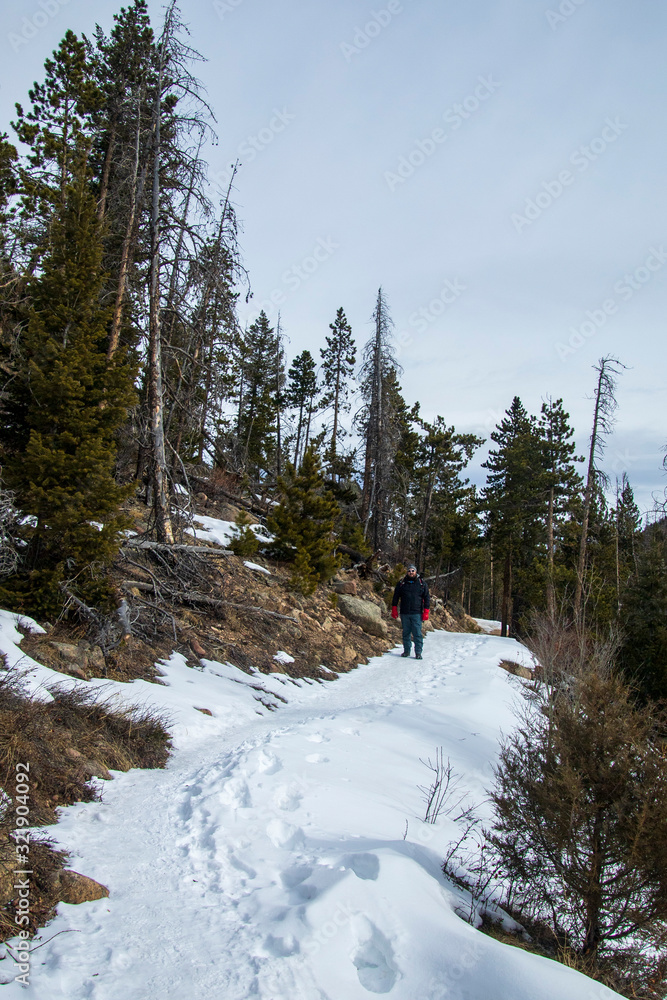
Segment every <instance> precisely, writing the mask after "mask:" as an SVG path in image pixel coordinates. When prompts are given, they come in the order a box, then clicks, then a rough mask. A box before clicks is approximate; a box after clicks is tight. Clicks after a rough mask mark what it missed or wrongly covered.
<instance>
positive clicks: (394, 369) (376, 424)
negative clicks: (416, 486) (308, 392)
mask: <svg viewBox="0 0 667 1000" xmlns="http://www.w3.org/2000/svg"><path fill="white" fill-rule="evenodd" d="M373 324H374V328H375V329H374V332H373V335H372V337H371V338H370V339H369V341H368V342H367V343H366V345H365V347H364V349H363V355H362V365H361V370H360V378H361V395H362V399H363V401H364V405H363V407H362V409H361V410H360V411H359V413H358V414H357V417H356V420H357V424H358V425H359V427H360V430H361V431H362V433H363V437H364V446H365V454H364V473H363V494H362V518H363V521H364V533H365V535H366V537H367V538H368V539H369V540H370V541H371V544H372V545H373V548H374V549H376V550H377V549H381V548H383V547H384V546H385V545H386V542H387V538H388V513H389V512H388V504H387V499H388V490H389V481H390V475H391V469H392V465H393V461H394V457H395V454H396V448H397V446H398V435H397V433H396V429H397V428H396V422H395V421H394V420H393V417H394V411H393V407H392V392H391V390H390V382H393V383H397V374H398V372H399V370H400V369H399V365H398V362H397V361H396V358H395V356H394V351H393V348H392V345H391V330H392V327H393V322H392V319H391V316H390V315H389V309H388V306H387V300H386V298H385V294H384V292H383V290H382V288H380V289H378V295H377V300H376V303H375V310H374V312H373Z"/></svg>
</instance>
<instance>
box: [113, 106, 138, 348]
mask: <svg viewBox="0 0 667 1000" xmlns="http://www.w3.org/2000/svg"><path fill="white" fill-rule="evenodd" d="M140 152H141V104H140V102H139V104H138V106H137V131H136V135H135V141H134V163H133V166H132V201H131V204H130V215H129V218H128V220H127V228H126V230H125V237H124V239H123V249H122V251H121V257H120V271H119V273H118V288H117V289H116V301H115V303H114V310H113V318H112V320H111V332H110V334H109V346H108V348H107V358H108V359H109V361H110V360H111V359H112V358H113V356H114V354H115V353H116V351H117V350H118V343H119V341H120V327H121V322H122V318H123V300H124V298H125V287H126V285H127V272H128V270H129V266H130V255H131V250H132V244H133V243H134V240H135V238H136V236H135V225H136V221H137V217H138V215H139V207H140V205H141V203H142V202H143V200H144V188H145V186H146V175H147V172H148V160H147V161H146V163H145V164H144V167H143V170H142V172H141V178H139V159H140Z"/></svg>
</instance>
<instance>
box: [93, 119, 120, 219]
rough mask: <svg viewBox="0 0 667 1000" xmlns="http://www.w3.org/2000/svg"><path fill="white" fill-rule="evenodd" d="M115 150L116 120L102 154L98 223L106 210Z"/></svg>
mask: <svg viewBox="0 0 667 1000" xmlns="http://www.w3.org/2000/svg"><path fill="white" fill-rule="evenodd" d="M115 148H116V120H115V117H114V120H113V122H112V125H111V133H110V135H109V142H108V144H107V150H106V153H105V154H104V167H103V168H102V180H101V182H100V199H99V201H98V203H97V218H98V219H99V220H100V222H101V221H102V220H103V219H104V216H105V215H106V210H107V194H108V192H109V178H110V177H111V162H112V160H113V154H114V150H115Z"/></svg>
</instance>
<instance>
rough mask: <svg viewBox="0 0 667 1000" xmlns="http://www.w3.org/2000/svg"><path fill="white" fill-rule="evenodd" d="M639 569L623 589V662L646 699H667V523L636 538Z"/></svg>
mask: <svg viewBox="0 0 667 1000" xmlns="http://www.w3.org/2000/svg"><path fill="white" fill-rule="evenodd" d="M635 544H636V557H637V568H636V573H635V574H634V576H633V577H632V578H631V580H630V582H629V583H628V585H627V586H626V587H625V589H624V590H623V591H622V598H621V613H620V623H621V628H622V633H623V642H622V646H621V650H620V657H619V659H620V665H621V667H622V669H623V672H624V674H625V676H626V678H627V680H628V682H629V683H630V684H631V685H632V686H633V688H634V689H635V691H636V693H637V696H638V697H639V698H640V699H641V700H642V701H650V700H661V699H665V698H667V533H666V531H665V523H664V522H662V523H661V524H657V525H654V526H651V527H650V528H647V529H646V531H645V532H644V536H643V538H642V539H641V540H639V539H638V540H637V541H636V543H635Z"/></svg>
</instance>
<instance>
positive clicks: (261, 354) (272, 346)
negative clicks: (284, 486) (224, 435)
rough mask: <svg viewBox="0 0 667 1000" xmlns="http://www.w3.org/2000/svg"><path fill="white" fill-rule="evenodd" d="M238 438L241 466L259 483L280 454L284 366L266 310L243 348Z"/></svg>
mask: <svg viewBox="0 0 667 1000" xmlns="http://www.w3.org/2000/svg"><path fill="white" fill-rule="evenodd" d="M241 352H242V353H241V359H240V376H241V378H240V383H239V397H238V411H237V438H238V448H239V455H240V458H241V462H242V464H243V467H244V468H245V469H246V471H247V472H248V473H249V474H250V475H251V476H252V477H253V478H254V480H255V481H256V482H259V481H260V480H261V479H262V477H263V476H265V475H266V473H267V472H268V471H269V470H270V469H271V467H272V465H273V460H274V456H275V451H276V406H275V397H276V394H277V392H278V389H279V381H280V366H277V364H276V354H277V339H276V332H275V330H274V329H273V327H272V326H270V324H269V320H268V317H267V315H266V313H265V312H264V311H263V310H262V312H261V313H260V314H259V316H258V318H257V319H256V320H255V322H254V323H253V324H252V325H251V326H250V327H249V328H248V330H247V331H246V334H245V337H244V338H243V342H242V345H241Z"/></svg>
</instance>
